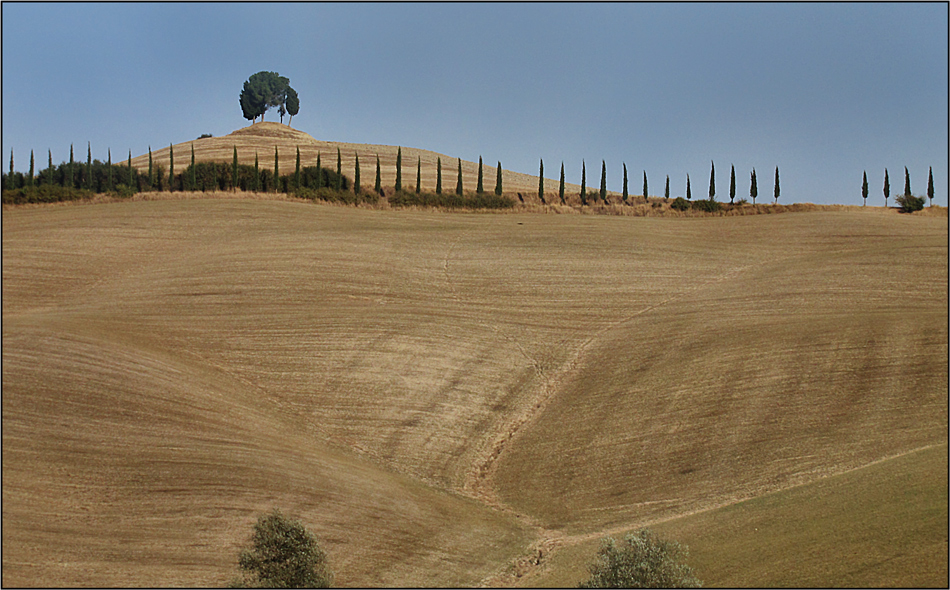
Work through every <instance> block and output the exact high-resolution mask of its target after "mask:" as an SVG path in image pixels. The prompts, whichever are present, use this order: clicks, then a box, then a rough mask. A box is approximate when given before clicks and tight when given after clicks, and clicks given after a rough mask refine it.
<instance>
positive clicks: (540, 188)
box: [538, 158, 544, 203]
mask: <svg viewBox="0 0 950 590" xmlns="http://www.w3.org/2000/svg"><path fill="white" fill-rule="evenodd" d="M538 200H540V201H541V202H542V203H543V202H544V158H541V168H540V169H539V170H538Z"/></svg>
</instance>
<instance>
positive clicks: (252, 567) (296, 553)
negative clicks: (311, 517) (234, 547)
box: [231, 510, 333, 588]
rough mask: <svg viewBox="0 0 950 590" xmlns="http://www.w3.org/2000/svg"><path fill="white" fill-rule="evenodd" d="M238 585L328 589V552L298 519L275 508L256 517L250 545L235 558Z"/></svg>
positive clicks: (331, 574) (329, 581) (331, 576)
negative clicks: (238, 576) (237, 567)
mask: <svg viewBox="0 0 950 590" xmlns="http://www.w3.org/2000/svg"><path fill="white" fill-rule="evenodd" d="M238 565H239V566H240V568H241V570H242V572H243V577H242V578H240V579H237V580H234V581H232V582H231V586H232V587H237V588H247V587H251V588H329V587H330V583H331V582H332V581H333V573H332V572H331V571H330V566H329V565H328V564H327V555H326V553H324V552H323V550H322V549H321V548H320V546H319V545H318V544H317V540H316V539H315V538H314V536H313V535H312V534H311V533H310V531H308V530H307V529H306V528H304V526H303V524H301V523H300V522H299V521H297V520H295V519H292V518H287V517H285V516H284V515H283V514H281V513H280V511H279V510H274V511H273V512H271V513H270V514H266V515H264V516H261V517H259V518H258V519H257V523H256V524H255V525H254V534H253V536H252V537H251V543H250V547H249V548H247V549H245V550H243V551H241V555H240V557H239V559H238Z"/></svg>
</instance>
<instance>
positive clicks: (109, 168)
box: [106, 148, 112, 192]
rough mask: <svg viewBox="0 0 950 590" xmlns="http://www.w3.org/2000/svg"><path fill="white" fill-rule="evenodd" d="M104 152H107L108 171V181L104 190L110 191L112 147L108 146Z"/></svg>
mask: <svg viewBox="0 0 950 590" xmlns="http://www.w3.org/2000/svg"><path fill="white" fill-rule="evenodd" d="M106 152H107V153H108V154H109V156H108V162H107V169H108V171H109V172H108V174H107V177H108V179H109V181H108V184H106V190H107V191H110V192H111V191H112V148H108V149H107V150H106Z"/></svg>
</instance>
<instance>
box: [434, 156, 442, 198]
mask: <svg viewBox="0 0 950 590" xmlns="http://www.w3.org/2000/svg"><path fill="white" fill-rule="evenodd" d="M436 174H437V176H436V179H435V194H437V195H441V194H442V158H438V159H437V160H436Z"/></svg>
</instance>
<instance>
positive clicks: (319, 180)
mask: <svg viewBox="0 0 950 590" xmlns="http://www.w3.org/2000/svg"><path fill="white" fill-rule="evenodd" d="M376 187H377V190H379V156H377V157H376ZM314 188H317V189H321V188H323V167H321V166H320V152H319V151H318V152H317V186H316V187H314Z"/></svg>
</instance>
